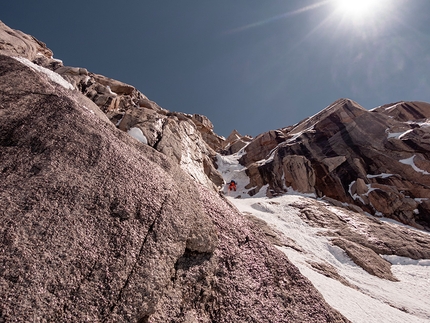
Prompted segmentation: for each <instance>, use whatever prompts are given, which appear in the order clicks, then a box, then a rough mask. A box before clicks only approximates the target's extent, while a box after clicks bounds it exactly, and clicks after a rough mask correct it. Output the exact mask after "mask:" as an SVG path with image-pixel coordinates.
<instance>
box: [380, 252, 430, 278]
mask: <svg viewBox="0 0 430 323" xmlns="http://www.w3.org/2000/svg"><path fill="white" fill-rule="evenodd" d="M381 256H382V258H384V259H385V260H387V261H388V262H390V263H391V264H392V265H415V266H427V267H429V266H430V259H418V260H416V259H411V258H407V257H401V256H396V255H381ZM429 278H430V277H429Z"/></svg>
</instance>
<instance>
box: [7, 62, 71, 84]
mask: <svg viewBox="0 0 430 323" xmlns="http://www.w3.org/2000/svg"><path fill="white" fill-rule="evenodd" d="M13 58H14V59H16V60H17V61H19V62H21V63H22V64H24V65H26V66H28V67H30V68H31V69H33V70H35V71H37V72H40V73H43V74H45V75H46V76H47V77H48V78H49V79H50V80H51V81H52V82H54V83H57V84H58V85H61V86H62V87H64V88H65V89H68V90H73V89H74V87H73V85H72V84H70V83H69V82H67V81H66V80H65V79H63V78H62V77H61V75H60V74H58V73H55V72H53V71H51V70H49V69H47V68H45V67H42V66H39V65H37V64H34V63H32V62H30V61H29V60H28V59H26V58H24V57H13Z"/></svg>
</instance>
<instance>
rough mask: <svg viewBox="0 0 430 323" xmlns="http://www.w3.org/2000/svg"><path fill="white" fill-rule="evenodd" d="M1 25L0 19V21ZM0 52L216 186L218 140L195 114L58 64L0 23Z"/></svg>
mask: <svg viewBox="0 0 430 323" xmlns="http://www.w3.org/2000/svg"><path fill="white" fill-rule="evenodd" d="M0 23H1V22H0ZM0 37H1V39H2V40H3V41H2V43H0V53H2V54H5V55H11V56H21V57H25V58H27V59H29V60H30V61H32V62H34V63H36V64H38V65H40V66H43V67H46V68H48V69H51V70H53V71H55V72H56V73H58V74H60V75H61V76H62V77H63V78H64V79H65V80H67V81H68V82H69V83H70V84H71V85H72V86H73V87H74V88H75V89H76V90H79V91H80V92H82V93H83V94H84V95H85V96H86V97H87V98H89V99H91V101H93V102H94V103H95V104H96V105H97V106H98V107H99V108H100V109H101V110H102V111H103V112H104V113H105V114H106V115H107V117H108V118H109V119H110V120H111V121H112V122H113V123H114V124H115V125H116V126H117V127H118V128H120V129H121V130H123V131H125V132H129V131H130V129H132V128H138V129H140V130H141V131H142V134H143V136H144V137H145V138H146V141H147V143H148V144H149V145H150V146H151V147H153V148H155V149H157V150H159V151H161V152H163V153H165V154H166V155H167V156H169V157H171V158H172V159H173V160H174V161H176V162H178V164H179V165H180V166H181V167H182V169H184V170H185V171H187V172H188V173H189V174H190V175H191V176H192V177H193V178H194V179H195V180H197V181H198V182H199V183H202V184H204V185H205V186H207V187H210V188H211V189H214V190H217V189H218V188H220V187H221V186H222V185H223V184H224V181H223V179H222V177H221V175H220V174H219V173H218V171H217V170H216V164H215V163H214V161H215V155H216V153H215V150H218V149H220V148H221V147H222V145H223V141H224V138H222V137H220V136H218V135H216V134H215V133H214V132H213V125H212V123H211V122H210V120H209V119H208V118H206V117H205V116H201V115H188V114H185V113H171V112H169V111H167V110H165V109H163V108H161V107H160V106H158V105H157V104H156V103H155V102H153V101H151V100H149V99H148V98H147V97H146V96H145V95H143V94H142V93H141V92H140V91H138V90H136V89H135V88H134V87H133V86H131V85H128V84H126V83H123V82H120V81H117V80H114V79H111V78H108V77H106V76H103V75H99V74H94V73H91V72H89V71H88V70H87V69H85V68H80V67H70V66H63V63H62V62H61V61H59V60H55V59H53V58H52V55H53V54H52V51H50V50H49V49H48V48H47V47H46V45H45V44H44V43H42V42H40V41H38V40H37V39H35V38H34V37H32V36H29V35H26V34H24V33H22V32H20V31H16V30H12V29H10V28H9V27H7V26H6V25H4V24H3V23H1V24H0Z"/></svg>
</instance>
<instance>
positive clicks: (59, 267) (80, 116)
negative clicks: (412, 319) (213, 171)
mask: <svg viewBox="0 0 430 323" xmlns="http://www.w3.org/2000/svg"><path fill="white" fill-rule="evenodd" d="M82 102H85V105H84V104H82ZM97 110H98V107H97V106H96V105H95V104H93V103H92V102H91V101H89V100H86V99H85V98H84V97H82V95H81V93H80V92H78V91H73V90H67V89H65V88H62V87H61V86H60V85H58V84H56V83H53V82H51V81H50V79H49V78H48V77H47V76H46V75H44V74H42V73H40V72H37V71H35V70H32V69H31V68H29V67H27V66H25V65H23V64H21V63H20V62H18V61H17V60H14V59H12V58H9V57H5V56H0V115H1V119H2V126H1V128H0V148H1V149H0V214H1V216H0V221H1V222H0V230H1V231H0V249H1V253H0V264H1V265H0V320H1V321H2V322H17V321H28V320H33V321H50V322H166V321H172V322H249V321H260V322H261V321H272V322H346V321H347V320H346V319H344V318H343V317H342V316H341V315H339V314H338V313H337V312H335V311H334V310H333V309H331V308H330V307H329V306H328V305H327V304H326V303H325V301H324V300H323V299H322V297H321V295H320V294H319V293H318V292H317V291H316V290H315V289H314V287H313V286H312V285H311V284H310V282H309V281H308V280H307V279H305V278H304V277H303V276H302V275H301V274H300V273H299V272H298V270H297V269H296V268H295V267H294V266H293V265H291V264H290V263H289V262H288V260H287V258H286V257H285V256H284V255H283V254H282V253H280V252H279V251H277V250H276V249H274V248H273V247H271V246H270V245H269V244H268V243H267V242H265V238H264V234H263V233H262V232H258V231H255V230H252V229H251V227H250V226H249V225H248V222H247V220H246V218H244V217H241V215H240V214H239V213H238V212H237V211H236V210H235V209H234V208H232V207H231V206H229V205H228V204H227V203H226V202H225V201H223V200H222V199H221V198H220V197H218V196H217V195H216V194H215V193H214V192H213V191H211V190H208V189H205V188H204V187H203V186H200V185H199V184H197V183H196V182H195V181H193V180H192V179H191V178H190V177H189V176H188V175H187V174H186V173H185V172H183V171H182V170H181V169H180V168H179V166H178V165H177V164H176V163H175V162H173V161H171V160H170V159H169V158H168V157H166V156H165V155H163V154H160V153H159V152H157V151H156V150H155V149H153V148H152V147H150V146H148V145H145V144H142V143H140V142H138V141H137V140H135V139H133V138H131V137H130V136H129V135H127V134H126V133H125V132H123V131H120V130H118V129H117V128H116V127H115V126H114V125H113V124H112V123H111V122H109V121H107V120H106V119H104V118H102V117H100V112H99V111H97Z"/></svg>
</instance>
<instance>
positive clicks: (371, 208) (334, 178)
mask: <svg viewBox="0 0 430 323" xmlns="http://www.w3.org/2000/svg"><path fill="white" fill-rule="evenodd" d="M429 120H430V104H427V103H423V102H400V103H396V104H393V105H389V106H385V107H380V108H377V109H374V110H372V111H367V110H366V109H364V108H362V107H361V106H359V105H358V104H357V103H355V102H353V101H351V100H347V99H341V100H339V101H336V102H335V103H333V104H332V105H330V106H329V107H327V108H326V109H324V110H322V111H321V112H320V113H318V114H316V115H315V116H313V117H311V118H308V119H306V120H303V121H302V122H300V123H298V124H297V125H295V126H294V127H289V128H285V129H282V130H279V131H277V132H274V131H272V132H268V133H265V134H262V135H260V136H258V137H256V138H255V139H254V140H253V141H252V142H251V143H250V144H249V145H248V146H247V147H246V148H245V151H246V154H245V155H244V156H243V157H242V158H241V159H240V161H241V163H242V164H243V165H245V166H247V168H248V171H247V173H248V175H249V176H250V177H251V178H250V184H249V185H248V188H251V187H254V189H253V192H255V191H256V190H258V189H260V188H261V187H262V186H263V185H265V184H269V186H270V193H271V194H279V193H282V192H285V191H286V190H287V189H288V188H289V187H291V188H292V189H294V190H297V191H300V192H304V193H315V194H316V195H317V196H320V197H322V196H326V197H329V198H332V199H335V200H338V201H341V202H344V203H348V204H355V205H357V206H359V207H361V208H362V209H363V210H364V211H367V212H369V213H371V214H375V215H381V216H382V215H383V216H388V217H392V218H394V219H396V220H398V221H400V222H403V223H406V224H410V225H412V226H415V227H418V228H427V229H429V228H430V208H429V197H430V150H429V147H430V145H429V143H430V122H429ZM259 147H260V149H259Z"/></svg>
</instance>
